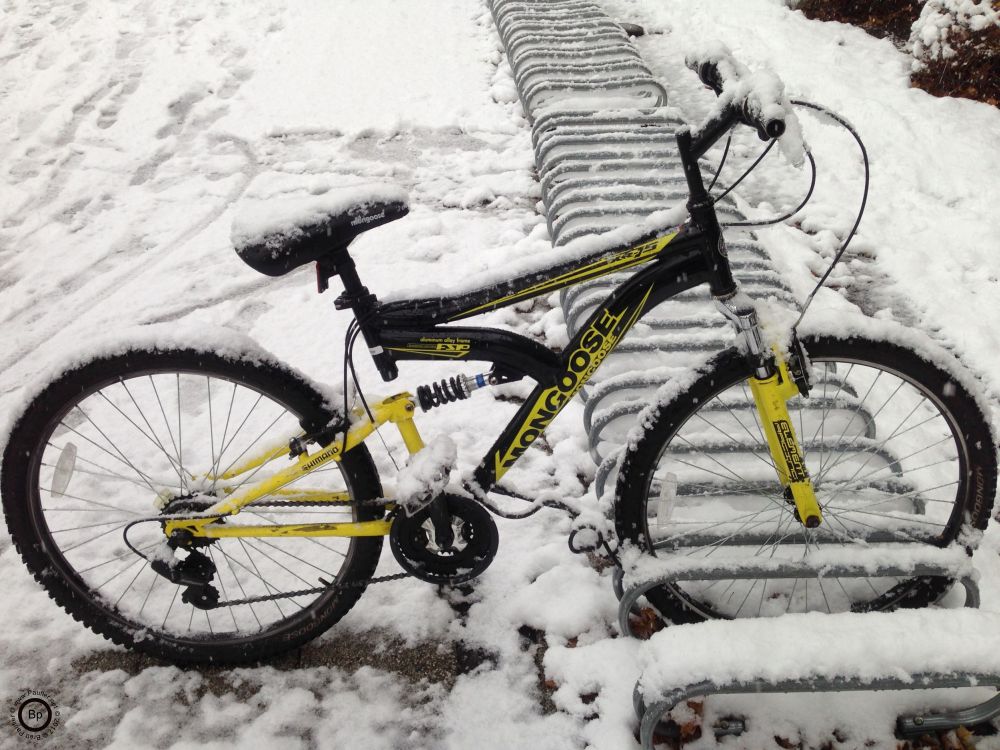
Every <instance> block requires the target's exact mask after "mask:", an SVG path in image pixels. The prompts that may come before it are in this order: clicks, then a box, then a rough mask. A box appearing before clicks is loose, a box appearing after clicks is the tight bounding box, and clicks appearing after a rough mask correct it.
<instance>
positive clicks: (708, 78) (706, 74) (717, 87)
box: [688, 61, 722, 96]
mask: <svg viewBox="0 0 1000 750" xmlns="http://www.w3.org/2000/svg"><path fill="white" fill-rule="evenodd" d="M688 66H689V67H690V68H691V70H693V71H694V72H695V73H697V74H698V77H699V78H700V79H701V82H702V83H704V84H705V85H706V86H708V87H709V88H710V89H712V91H714V92H715V95H716V96H719V95H720V94H721V93H722V74H721V73H720V72H719V66H718V65H716V64H715V63H714V62H703V63H700V64H699V63H696V62H695V63H692V62H690V61H689V62H688Z"/></svg>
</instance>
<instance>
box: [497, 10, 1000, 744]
mask: <svg viewBox="0 0 1000 750" xmlns="http://www.w3.org/2000/svg"><path fill="white" fill-rule="evenodd" d="M487 3H488V5H489V6H490V10H491V12H492V14H493V18H494V20H495V22H496V26H497V29H498V31H499V34H500V38H501V41H502V43H503V46H504V48H505V50H506V53H507V57H508V60H509V62H510V67H511V70H512V73H513V77H514V82H515V85H516V87H517V91H518V94H519V97H520V100H521V104H522V106H523V109H524V113H525V115H526V117H527V119H528V121H529V123H530V125H531V140H532V147H533V149H534V156H535V164H536V167H537V173H538V180H539V183H540V186H541V194H542V200H543V204H544V206H545V217H546V221H547V224H548V228H549V232H550V235H551V237H552V242H553V245H556V246H561V245H565V244H567V243H569V242H571V241H572V240H574V239H576V238H578V237H582V236H593V235H599V234H602V233H604V232H608V231H611V230H613V229H616V228H618V227H621V226H624V225H628V224H634V223H637V222H641V221H642V220H644V219H645V218H646V217H648V216H649V215H650V214H651V213H653V212H654V211H657V210H662V209H665V208H669V207H672V206H675V205H678V204H679V203H682V202H683V201H685V200H686V199H687V188H686V182H685V180H684V177H683V173H682V170H681V165H680V160H679V158H678V155H677V150H676V146H675V142H674V137H673V134H674V132H675V131H676V130H677V129H678V128H679V127H680V126H681V125H682V124H683V123H682V122H681V120H680V119H679V118H678V116H677V113H676V112H674V111H671V110H670V109H668V108H667V107H666V92H665V90H664V88H663V87H662V86H661V85H660V84H659V82H657V81H656V79H655V77H654V76H653V74H652V73H651V71H650V70H649V68H648V67H647V66H646V65H645V63H644V62H643V61H642V59H641V58H640V56H639V54H638V52H637V51H636V49H635V47H634V46H633V45H632V43H631V42H630V40H629V38H628V36H627V35H626V34H625V32H624V31H623V30H622V29H621V27H620V26H619V25H618V24H616V23H615V22H614V21H612V20H611V19H610V18H608V17H607V16H606V15H605V14H604V12H603V11H602V10H601V9H600V8H599V7H598V6H597V5H595V4H594V3H592V2H589V0H487ZM717 210H718V213H719V217H720V221H721V222H722V223H723V224H726V223H734V222H742V221H745V220H746V219H745V217H744V216H743V215H742V214H741V213H740V211H739V210H738V208H737V206H736V204H735V201H734V200H733V199H732V197H726V198H723V199H722V200H721V201H720V202H719V203H718V205H717ZM728 248H729V255H730V260H731V263H732V267H733V272H734V275H735V276H736V277H737V279H738V280H739V281H740V283H741V285H742V286H743V287H744V288H745V289H746V290H747V291H748V292H749V293H750V294H751V295H752V296H757V297H773V298H776V299H778V300H779V301H783V302H786V303H790V304H791V305H794V304H795V302H796V300H795V299H794V297H793V295H792V293H791V291H790V290H789V289H788V287H787V286H786V285H785V284H784V282H783V281H782V279H781V276H780V275H779V274H778V273H777V272H776V271H775V269H774V268H773V266H772V264H771V260H770V257H769V256H768V254H767V252H766V251H765V250H764V249H763V248H762V247H761V245H760V244H759V243H758V241H757V239H756V237H755V236H754V234H753V233H750V232H747V233H745V234H743V235H740V236H737V237H735V238H733V239H731V240H730V242H729V243H728ZM625 277H626V275H625V274H615V275H611V276H606V277H602V278H599V279H594V280H592V281H589V282H585V283H583V284H580V285H577V286H574V287H571V288H569V289H565V290H563V291H562V292H560V294H559V301H560V305H561V307H562V309H563V313H564V315H565V319H566V327H567V331H568V334H569V336H571V337H572V336H573V335H575V334H576V333H577V332H578V331H579V329H580V327H581V326H582V325H583V324H584V323H585V321H586V320H587V317H588V315H589V314H590V313H591V312H592V311H593V310H594V309H595V307H596V305H598V304H599V302H600V301H601V300H602V299H603V298H604V296H605V295H606V294H607V293H608V291H609V290H610V289H611V288H613V287H614V286H615V285H616V284H618V283H620V282H621V281H622V280H623V279H624V278H625ZM661 308H662V309H661ZM661 308H658V309H657V311H656V313H655V314H654V315H652V316H647V317H645V318H643V320H642V321H641V322H640V323H639V324H637V325H636V326H635V328H634V329H633V330H632V331H630V332H629V334H628V335H627V337H626V339H625V340H624V342H623V343H622V344H620V345H619V346H618V347H617V348H616V349H615V351H614V352H612V354H611V355H609V357H608V358H607V360H606V362H605V363H604V364H603V365H602V367H601V370H600V372H599V375H598V379H597V380H595V381H593V382H591V383H590V384H588V386H587V387H586V388H584V389H583V390H582V391H581V395H582V397H583V399H584V401H585V408H584V421H585V425H586V428H587V435H588V440H589V445H590V453H591V456H592V457H593V459H594V461H595V463H596V464H597V466H598V468H597V472H596V477H595V491H596V493H597V496H598V497H602V496H603V495H604V494H605V492H606V491H608V489H609V488H611V487H613V484H614V480H615V474H616V472H617V462H618V458H619V456H620V453H621V449H622V445H623V444H624V443H625V437H626V434H627V430H628V429H630V427H631V425H632V424H633V423H634V421H635V417H636V415H638V414H639V412H640V411H641V410H642V409H643V408H645V407H646V406H647V405H648V404H649V402H650V400H651V397H652V395H653V394H654V393H655V391H656V390H657V389H658V388H659V387H660V386H661V385H663V384H664V383H666V382H668V381H669V380H670V378H671V377H673V376H674V375H675V374H676V373H678V372H680V371H681V370H683V369H684V368H685V367H686V366H688V365H690V364H692V363H693V362H694V361H696V360H703V359H704V357H705V354H706V353H711V352H716V351H721V350H723V349H724V348H726V347H728V346H729V345H730V343H731V342H732V339H733V334H732V333H731V330H730V327H729V325H728V324H727V323H726V321H725V320H724V319H723V318H722V316H721V315H719V313H718V312H717V310H716V309H715V307H714V305H713V304H712V302H711V299H710V297H709V294H708V292H707V290H704V289H696V290H692V291H690V292H686V293H684V294H682V295H679V296H678V297H676V298H673V299H671V300H670V301H668V302H666V303H664V305H662V306H661ZM636 352H642V353H643V367H642V370H641V371H636V370H635V369H634V368H633V367H632V366H631V363H632V356H631V355H633V354H634V353H636ZM817 382H820V383H822V382H828V383H830V384H832V385H834V386H836V388H835V391H836V397H837V400H838V402H840V403H838V405H837V408H841V407H842V406H843V404H847V408H851V409H854V410H855V416H856V417H858V418H860V420H861V423H862V425H863V436H864V437H865V438H868V439H870V440H871V441H872V442H874V439H875V438H876V437H877V436H876V434H875V420H874V417H873V416H872V415H871V414H868V413H867V412H866V411H865V410H864V409H862V408H861V406H860V403H858V396H857V393H855V392H854V391H853V389H852V387H851V384H849V383H846V382H844V380H843V379H841V378H840V376H839V375H838V374H837V373H835V372H821V373H819V374H818V375H817ZM852 399H853V401H852ZM810 401H811V402H814V403H811V404H810V405H809V406H808V407H806V408H816V409H827V410H829V409H830V408H834V406H832V405H831V404H830V403H826V401H827V400H826V399H823V398H816V399H810ZM855 405H857V408H856V409H855ZM734 408H737V407H734ZM739 408H752V406H750V405H747V406H744V407H739ZM748 418H749V417H748ZM854 418H855V417H852V419H854ZM806 442H807V443H808V441H806ZM759 447H760V446H757V445H753V446H750V445H748V446H745V447H744V448H742V449H743V450H746V449H754V450H756V449H758V448H759ZM805 447H806V448H807V449H808V448H810V447H811V446H809V445H806V446H805ZM816 447H819V448H822V449H824V450H838V449H839V450H844V449H845V448H844V447H843V446H838V445H827V444H823V445H819V446H816ZM713 450H718V451H719V454H718V455H719V458H720V459H722V460H724V459H725V453H726V452H727V451H728V452H730V453H731V452H733V451H738V450H741V448H740V447H739V446H736V447H732V446H729V447H723V446H719V447H718V448H717V449H713ZM881 458H882V459H883V460H884V461H885V462H886V464H887V465H888V466H894V465H897V464H898V460H897V457H895V456H892V455H888V454H886V455H884V456H881ZM894 473H895V476H893V477H890V478H888V479H885V480H882V481H883V484H889V485H891V484H892V483H893V482H897V483H898V484H899V485H900V487H899V488H897V489H892V488H891V487H890V488H889V491H890V492H899V493H901V494H903V495H905V494H906V487H905V483H903V481H902V479H901V477H900V476H899V472H898V471H895V472H894ZM910 494H912V493H910ZM913 507H914V511H915V512H917V513H922V512H923V511H922V508H921V501H920V499H919V498H918V499H917V500H916V501H913ZM749 541H750V542H751V543H754V544H757V543H758V542H760V541H761V540H749ZM763 541H765V542H766V541H767V540H766V539H764V540H763ZM867 541H869V542H873V543H879V542H893V541H898V540H895V539H892V538H891V537H887V538H884V539H881V538H878V534H877V533H876V534H873V535H872V536H871V538H870V539H868V540H867ZM910 546H911V547H914V548H918V549H916V551H914V550H913V549H908V550H907V553H906V555H903V556H901V557H900V559H899V561H894V562H891V563H890V562H887V561H886V559H885V549H884V547H883V548H877V547H876V548H873V549H872V551H871V553H870V554H868V553H866V552H865V551H864V550H862V551H861V552H859V553H857V554H855V553H854V552H853V551H852V556H851V559H850V561H844V560H843V559H840V560H832V559H831V560H825V559H824V557H823V555H822V554H817V555H812V556H810V557H807V558H803V559H802V560H782V559H761V558H750V559H744V560H741V561H736V562H734V561H732V560H729V559H727V560H726V561H725V564H724V565H719V564H718V560H716V559H714V558H702V559H695V558H693V557H687V556H684V555H683V552H684V549H683V548H682V549H680V550H675V549H671V550H670V551H671V552H674V551H679V552H681V553H682V554H679V555H670V556H668V557H653V556H651V555H639V556H638V558H637V559H636V560H635V561H634V564H633V565H630V564H629V563H628V562H625V563H623V568H620V569H619V570H618V571H617V575H616V577H615V581H616V593H618V595H619V598H620V600H621V602H620V608H619V624H620V627H621V630H622V632H623V633H625V634H630V635H631V634H632V630H631V624H630V613H631V612H632V611H633V609H634V607H635V605H636V602H637V601H638V600H639V599H640V598H641V597H642V596H643V595H644V594H645V593H646V592H648V591H649V590H650V589H652V588H654V587H656V586H662V585H664V584H673V583H677V582H681V581H692V580H707V581H713V580H722V579H741V578H744V579H750V578H764V579H768V580H769V579H810V578H816V577H817V576H827V577H830V578H837V579H838V580H839V579H840V578H844V579H850V578H852V577H857V578H863V577H866V576H872V575H878V576H945V577H948V578H950V579H955V580H959V581H961V583H962V584H963V586H964V587H965V592H966V606H968V607H977V606H978V603H979V592H978V588H977V586H976V584H975V577H974V575H973V571H972V569H971V565H970V561H969V557H968V555H967V554H966V551H965V550H964V549H959V550H954V549H949V550H941V549H937V548H934V547H932V546H930V545H928V546H927V547H926V548H920V547H922V545H910ZM626 552H628V551H626ZM880 556H881V557H880ZM869 558H870V559H869ZM626 560H627V555H626ZM793 592H794V589H793ZM841 616H847V617H860V616H862V615H853V614H850V613H848V614H846V615H834V617H841ZM699 627H700V626H699ZM730 627H734V628H738V627H739V623H738V622H736V623H732V624H730ZM994 630H1000V629H998V628H994ZM669 632H670V629H668V633H669ZM657 635H658V636H659V635H662V634H657ZM913 679H914V680H916V681H917V682H916V683H914V682H909V681H907V680H905V679H902V678H895V677H891V678H879V679H876V680H862V679H860V678H853V677H850V676H844V675H828V676H826V677H820V678H815V679H809V680H802V679H793V678H789V679H773V680H753V681H749V682H747V681H743V682H738V681H734V682H730V683H725V684H714V683H712V682H710V681H706V680H702V681H699V682H695V683H693V684H688V685H673V686H661V687H660V688H659V689H658V690H657V691H654V693H650V694H651V695H652V697H653V702H652V703H651V704H650V705H649V706H648V707H647V706H646V704H645V702H644V695H645V693H644V691H643V689H642V687H641V686H642V684H643V683H642V680H640V683H639V684H637V686H636V692H635V706H636V712H637V715H638V716H639V719H640V722H641V737H642V742H643V746H644V747H647V748H652V746H653V745H652V743H653V735H654V731H655V730H656V728H657V725H658V724H659V722H660V719H661V717H662V716H663V715H664V714H665V713H666V712H668V711H669V710H670V708H672V707H673V706H674V705H676V704H677V703H678V702H680V701H683V700H685V699H687V698H690V697H692V696H697V695H707V694H711V693H733V692H792V691H801V690H809V691H815V690H876V689H877V690H893V689H912V688H913V687H914V686H915V684H916V685H919V686H926V687H958V686H966V685H969V684H982V685H992V686H1000V677H998V676H996V675H992V674H978V673H977V674H947V673H937V672H934V673H930V672H928V673H922V672H919V670H917V671H916V672H915V674H914V678H913ZM998 712H1000V698H993V699H991V700H990V701H987V702H986V703H984V704H982V705H980V706H977V707H974V708H973V709H969V710H968V711H965V712H957V713H954V714H946V715H942V716H937V717H910V718H906V719H901V720H900V730H901V731H902V732H904V733H910V734H913V733H918V734H919V733H921V732H924V731H928V730H932V729H944V728H948V727H954V726H957V725H958V724H960V723H966V724H967V723H970V722H975V721H982V720H986V719H989V718H991V717H993V716H994V715H996V714H997V713H998ZM739 728H740V726H739V724H738V723H733V724H731V726H730V727H729V728H728V732H729V733H735V732H737V731H738V730H739Z"/></svg>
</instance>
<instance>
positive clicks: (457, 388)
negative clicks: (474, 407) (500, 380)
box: [417, 374, 491, 411]
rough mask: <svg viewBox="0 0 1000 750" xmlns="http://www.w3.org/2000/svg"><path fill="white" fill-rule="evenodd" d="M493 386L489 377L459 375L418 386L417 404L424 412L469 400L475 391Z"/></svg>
mask: <svg viewBox="0 0 1000 750" xmlns="http://www.w3.org/2000/svg"><path fill="white" fill-rule="evenodd" d="M488 385H491V383H490V378H489V376H487V375H482V374H480V375H474V376H472V377H471V378H470V377H469V376H468V375H457V376H456V377H453V378H445V379H444V380H441V381H439V382H437V383H431V384H430V385H421V386H417V402H418V403H419V404H420V408H421V409H423V410H424V411H430V410H431V409H433V408H434V407H436V406H443V405H444V404H450V403H452V402H453V401H462V400H464V399H467V398H468V397H469V396H470V395H471V394H472V392H473V391H475V390H477V389H479V388H485V387H486V386H488Z"/></svg>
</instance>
